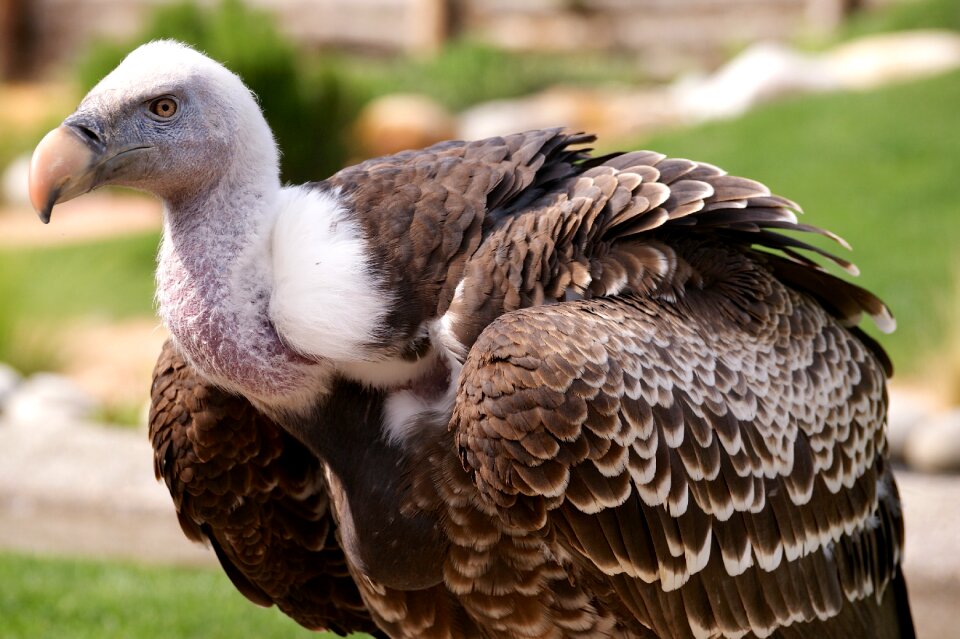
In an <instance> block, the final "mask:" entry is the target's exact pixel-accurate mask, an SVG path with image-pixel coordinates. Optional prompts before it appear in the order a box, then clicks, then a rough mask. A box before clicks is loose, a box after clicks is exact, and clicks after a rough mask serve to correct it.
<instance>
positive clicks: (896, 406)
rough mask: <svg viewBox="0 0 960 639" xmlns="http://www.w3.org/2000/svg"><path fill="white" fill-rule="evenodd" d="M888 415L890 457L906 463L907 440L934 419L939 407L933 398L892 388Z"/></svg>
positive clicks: (911, 391)
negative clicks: (917, 429)
mask: <svg viewBox="0 0 960 639" xmlns="http://www.w3.org/2000/svg"><path fill="white" fill-rule="evenodd" d="M889 392H890V404H889V411H888V413H887V442H888V444H889V446H890V449H889V450H890V456H891V457H892V458H893V459H895V460H897V461H904V449H905V447H906V445H907V439H909V437H910V434H911V433H912V432H913V431H914V429H916V428H918V427H921V428H922V427H924V426H925V425H926V424H929V423H930V422H931V421H933V419H934V415H935V414H936V412H937V407H936V405H935V403H934V401H935V400H934V399H932V398H931V397H929V396H927V395H925V394H923V393H920V392H917V391H914V390H911V389H904V388H901V387H898V386H891V387H890V389H889Z"/></svg>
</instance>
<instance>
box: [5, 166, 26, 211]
mask: <svg viewBox="0 0 960 639" xmlns="http://www.w3.org/2000/svg"><path fill="white" fill-rule="evenodd" d="M29 175H30V155H29V154H24V155H21V156H18V157H16V158H14V159H13V161H12V162H10V164H8V165H7V167H6V168H5V169H4V170H3V176H2V178H0V200H2V201H4V202H6V203H7V204H14V205H17V206H23V207H28V206H30V192H29V191H28V189H27V183H28V179H27V178H28V177H29Z"/></svg>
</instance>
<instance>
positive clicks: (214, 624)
mask: <svg viewBox="0 0 960 639" xmlns="http://www.w3.org/2000/svg"><path fill="white" fill-rule="evenodd" d="M0 583H2V584H3V587H2V588H0V636H2V637H4V639H21V638H22V639H47V638H50V639H54V638H57V639H59V638H61V637H69V638H70V639H114V638H116V639H120V638H124V639H125V638H133V637H136V638H137V639H161V638H163V639H166V638H167V637H177V639H190V638H192V637H196V638H198V639H200V638H203V639H218V638H222V639H233V638H234V637H257V638H258V639H271V638H277V639H280V638H283V639H296V638H297V637H303V638H307V637H310V638H312V639H318V638H319V639H333V638H334V637H337V636H338V635H335V634H332V633H315V632H310V631H308V630H306V629H304V628H301V627H300V626H299V625H297V624H296V622H294V621H293V620H291V619H289V618H288V617H286V616H285V615H283V613H281V612H280V611H278V610H277V609H276V608H270V609H264V608H260V607H258V606H256V605H254V604H252V603H250V602H249V601H247V600H246V599H245V598H244V597H243V595H241V594H240V593H239V592H237V591H236V589H234V587H233V585H232V584H231V583H230V581H229V580H228V579H227V577H226V576H225V575H223V574H222V572H220V571H219V570H214V569H188V568H172V567H146V566H140V565H135V564H131V563H123V562H115V561H106V562H93V561H88V560H78V559H62V558H39V557H34V556H29V555H19V554H11V553H0ZM353 636H354V637H356V638H358V639H359V638H360V637H366V636H367V635H353Z"/></svg>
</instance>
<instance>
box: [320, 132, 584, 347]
mask: <svg viewBox="0 0 960 639" xmlns="http://www.w3.org/2000/svg"><path fill="white" fill-rule="evenodd" d="M593 140H594V136H591V135H584V134H572V135H571V134H567V133H564V132H563V130H561V129H544V130H536V131H528V132H526V133H517V134H514V135H509V136H504V137H495V138H487V139H484V140H477V141H473V142H441V143H440V144H436V145H434V146H431V147H428V148H426V149H420V150H415V151H405V152H402V153H398V154H396V155H391V156H387V157H382V158H375V159H371V160H367V161H365V162H362V163H360V164H358V165H356V166H351V167H348V168H346V169H343V170H342V171H340V172H338V173H337V174H335V175H334V176H332V177H331V178H329V179H328V180H325V181H323V182H319V183H315V184H314V185H313V186H314V187H315V188H321V189H335V190H337V192H338V193H339V195H340V196H341V197H342V198H343V199H345V200H347V201H349V202H350V205H351V207H352V209H353V210H354V211H355V212H356V214H357V215H358V217H359V221H360V223H361V225H362V226H363V228H364V231H365V233H366V234H367V236H368V237H370V238H371V244H372V245H373V246H374V247H375V250H377V251H378V254H377V255H376V256H375V257H374V261H375V262H377V263H380V264H383V265H385V266H386V268H384V269H383V271H384V273H385V274H386V276H387V277H388V278H390V279H389V281H388V282H386V286H387V289H388V290H390V291H395V292H396V294H397V297H398V299H403V300H406V307H407V309H408V311H409V313H408V316H409V318H410V320H409V321H410V323H411V324H412V326H411V327H409V328H410V330H414V329H415V328H416V327H417V326H419V324H420V322H422V321H423V320H425V319H428V318H431V317H435V316H439V315H442V314H443V312H444V311H445V310H446V307H447V305H448V304H449V302H450V299H451V298H452V297H453V294H454V289H455V288H456V286H457V283H458V282H459V281H460V278H461V272H462V270H463V264H464V262H465V260H466V259H467V258H468V257H469V256H470V255H471V254H473V252H474V251H475V250H476V249H477V247H478V246H479V245H480V242H481V241H482V238H483V236H484V234H485V233H486V232H487V230H488V229H489V228H490V227H491V226H492V225H494V224H496V222H497V220H498V219H499V216H500V215H501V213H502V212H503V211H504V210H506V209H507V208H509V207H511V206H522V205H523V204H524V203H525V202H529V201H530V200H531V199H533V198H535V197H537V196H538V195H540V194H542V193H543V192H545V191H547V190H549V189H550V188H551V187H552V186H553V185H555V184H557V183H558V182H560V181H562V180H564V179H566V178H569V177H570V176H572V175H573V174H574V173H575V172H576V171H577V170H578V169H577V168H576V167H575V163H576V162H579V161H582V160H584V159H585V158H586V157H587V156H586V152H587V149H572V148H571V147H574V146H576V145H582V144H583V143H586V142H591V141H593ZM401 321H403V318H400V317H398V318H393V322H392V324H394V325H396V324H397V323H398V322H401ZM394 328H397V327H396V326H394Z"/></svg>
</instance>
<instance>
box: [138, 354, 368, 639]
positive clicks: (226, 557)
mask: <svg viewBox="0 0 960 639" xmlns="http://www.w3.org/2000/svg"><path fill="white" fill-rule="evenodd" d="M150 439H151V441H152V443H153V448H154V469H155V472H156V475H157V478H158V479H160V478H162V479H163V480H164V481H165V482H166V484H167V487H168V488H169V489H170V495H171V496H172V497H173V502H174V506H175V508H176V511H177V517H178V519H179V521H180V525H181V527H182V528H183V530H184V533H185V534H186V535H187V536H188V537H189V538H190V539H193V540H194V541H207V540H209V542H210V544H211V545H212V546H213V548H214V550H215V551H216V553H217V557H218V559H219V560H220V563H221V564H222V565H223V568H224V570H225V572H226V573H227V575H228V576H229V577H230V579H231V581H233V583H234V585H235V586H236V587H237V589H238V590H240V592H242V593H243V594H244V595H245V596H247V597H248V598H249V599H250V600H252V601H253V602H255V603H258V604H260V605H263V606H270V605H273V604H276V605H277V606H278V607H279V608H280V609H281V610H283V611H284V612H285V613H286V614H288V615H290V616H291V617H293V618H294V619H296V620H297V621H298V622H299V623H301V624H303V625H304V626H307V627H308V628H315V629H331V630H335V631H338V632H341V633H346V632H352V631H365V632H372V633H375V634H378V633H379V631H378V630H377V627H376V626H375V625H374V623H373V621H372V620H371V618H370V615H369V613H368V612H367V610H366V608H365V607H364V604H363V602H362V600H361V598H360V593H359V591H358V590H357V586H356V585H355V584H354V582H353V579H352V578H351V576H350V574H349V572H348V569H347V565H346V562H345V559H344V555H343V551H342V550H341V548H340V546H339V543H338V541H337V529H336V524H335V522H334V520H333V516H332V514H331V512H330V506H329V495H328V493H327V487H326V484H325V482H324V479H323V476H322V472H321V469H320V464H319V461H318V460H317V459H316V458H315V457H314V456H313V455H312V454H311V453H310V452H309V451H307V450H306V448H305V447H303V446H302V445H300V444H299V443H298V442H297V441H296V440H294V439H293V438H292V437H290V436H289V435H287V434H286V433H285V432H284V431H283V430H281V429H280V428H279V427H277V426H276V425H275V424H273V423H272V422H271V421H270V420H268V419H266V418H265V417H264V416H263V415H261V414H260V413H258V412H257V411H256V410H255V409H254V408H253V407H252V406H251V405H250V404H249V403H248V402H247V401H246V400H245V399H243V398H240V397H236V396H233V395H228V394H226V393H224V392H223V391H220V390H219V389H217V388H215V387H213V386H211V385H210V384H208V383H206V382H205V381H203V380H202V379H201V378H200V377H198V376H197V374H196V373H195V372H194V371H193V369H192V368H191V367H190V366H189V365H188V364H187V363H186V362H185V361H184V360H183V359H182V357H181V356H180V355H179V354H178V353H177V351H176V349H175V347H174V346H173V344H172V343H170V342H167V343H166V344H165V345H164V347H163V351H162V353H161V355H160V359H159V360H158V362H157V366H156V369H155V371H154V379H153V389H152V404H151V410H150ZM380 636H384V635H382V634H380Z"/></svg>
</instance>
